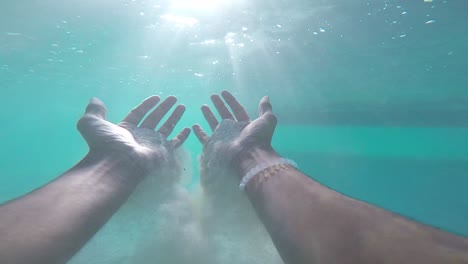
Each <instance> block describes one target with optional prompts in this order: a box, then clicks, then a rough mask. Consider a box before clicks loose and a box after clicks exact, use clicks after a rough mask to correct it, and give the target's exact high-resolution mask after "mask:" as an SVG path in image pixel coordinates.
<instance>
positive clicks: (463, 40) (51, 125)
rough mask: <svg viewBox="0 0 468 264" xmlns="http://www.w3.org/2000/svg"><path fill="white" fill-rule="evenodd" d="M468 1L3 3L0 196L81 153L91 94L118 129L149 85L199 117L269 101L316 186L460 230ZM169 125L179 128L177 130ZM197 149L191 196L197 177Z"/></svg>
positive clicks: (467, 151) (466, 210)
mask: <svg viewBox="0 0 468 264" xmlns="http://www.w3.org/2000/svg"><path fill="white" fill-rule="evenodd" d="M467 8H468V2H466V1H465V0H445V1H444V0H433V1H427V0H426V1H424V0H418V1H403V0H400V1H398V0H386V1H383V0H382V1H377V0H370V1H360V0H356V1H338V0H303V1H299V0H292V1H285V0H284V1H279V0H277V1H266V0H254V1H247V0H237V1H233V0H218V1H215V0H213V1H208V0H193V1H186V0H173V1H151V0H147V1H143V0H133V1H130V0H129V1H124V0H121V1H111V0H100V1H91V0H85V1H83V0H80V1H78V0H70V1H58V0H43V1H36V0H29V1H25V0H18V1H3V2H2V3H0V87H1V98H2V99H3V100H2V111H1V112H0V123H1V124H2V129H1V130H0V137H1V138H2V143H1V148H0V154H1V158H0V182H1V183H0V201H7V200H9V199H12V198H14V197H17V196H20V195H22V194H24V193H26V192H28V191H31V190H33V189H34V188H37V187H39V186H41V185H43V184H45V183H46V182H48V181H50V180H52V179H54V178H55V177H56V176H57V175H59V174H60V173H62V172H63V171H65V170H66V169H68V168H69V167H71V166H72V165H73V164H75V163H76V162H77V161H78V160H79V159H80V158H81V157H83V155H84V154H85V153H86V150H87V148H86V144H85V143H84V141H83V140H82V139H81V138H80V136H79V134H78V132H77V131H76V129H75V124H76V121H77V120H78V118H79V117H80V115H81V114H82V112H83V110H84V107H85V106H86V104H87V102H88V100H89V98H90V97H93V96H97V97H99V98H100V99H102V100H103V101H104V102H105V103H106V105H107V108H108V119H109V120H111V121H114V122H118V121H119V120H120V119H121V118H122V117H123V116H124V115H125V114H126V113H127V112H128V111H129V109H131V108H132V107H133V106H135V105H136V104H138V103H139V102H140V101H141V100H142V99H144V98H146V97H148V96H149V95H151V94H157V95H160V96H163V97H164V96H167V95H176V96H177V97H178V99H179V102H182V103H184V104H185V105H186V106H187V112H186V114H185V115H184V117H183V118H182V120H181V122H180V123H179V125H178V129H180V128H182V127H183V126H190V125H192V124H193V123H196V122H198V123H200V124H202V125H203V126H204V127H207V124H206V122H205V121H204V120H203V117H202V115H201V112H200V111H199V108H200V106H201V105H202V104H209V103H210V102H209V96H210V95H211V94H212V93H215V92H220V91H221V90H224V89H227V90H230V91H231V92H232V93H234V94H235V95H236V96H237V97H238V99H239V100H240V101H241V102H242V103H243V104H244V105H245V106H246V108H247V109H248V111H249V113H250V114H251V115H252V116H255V115H256V107H257V103H258V101H259V99H260V98H261V97H262V96H264V95H269V96H270V99H271V101H272V104H273V107H274V111H275V113H276V114H277V115H278V118H279V125H278V129H277V132H276V135H275V138H274V147H275V148H276V149H277V151H278V152H280V153H281V154H282V155H284V156H287V157H289V158H291V159H293V160H295V161H296V162H297V163H298V164H299V166H300V168H301V170H303V171H304V172H305V173H307V174H308V175H310V176H311V177H312V178H314V179H316V180H317V181H319V182H321V183H324V184H326V185H327V186H330V187H331V188H333V189H335V190H338V191H340V192H342V193H344V194H347V195H349V196H352V197H355V198H358V199H361V200H364V201H367V202H369V203H372V204H375V205H378V206H380V207H383V208H386V209H389V210H392V211H394V212H398V213H400V214H402V215H405V216H407V217H410V218H413V219H416V220H418V221H421V222H423V223H426V224H430V225H433V226H436V227H439V228H442V229H444V230H447V231H450V232H454V233H458V234H462V235H465V236H466V235H468V222H467V221H466V219H468V199H467V198H466V192H465V190H466V186H468V177H466V175H467V171H468V90H467V89H466V87H467V83H468V74H467V73H468V71H467V69H468V60H467V59H468V49H467V47H468V44H467V43H468V27H466V25H467V18H466V14H465V10H466V9H467ZM176 130H177V129H176ZM185 148H186V149H188V150H189V152H190V153H191V155H192V157H193V160H194V162H193V171H194V172H195V173H194V175H193V177H192V178H191V179H187V180H186V182H185V183H184V184H185V185H186V186H187V188H188V189H190V188H193V186H196V185H197V184H198V183H199V182H198V177H199V176H198V173H197V169H198V165H197V164H196V162H195V161H196V156H197V155H199V153H200V151H201V146H200V145H199V143H198V142H197V140H196V138H195V137H194V135H192V136H191V137H190V138H189V139H188V141H187V142H186V144H185Z"/></svg>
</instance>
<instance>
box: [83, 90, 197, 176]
mask: <svg viewBox="0 0 468 264" xmlns="http://www.w3.org/2000/svg"><path fill="white" fill-rule="evenodd" d="M159 101H160V98H159V96H151V97H149V98H147V99H146V100H145V101H143V102H142V103H141V104H140V105H138V106H137V107H135V108H134V109H133V110H132V111H131V112H130V113H129V114H128V115H127V117H125V118H124V120H123V121H122V122H121V123H119V124H113V123H111V122H109V121H107V120H106V119H105V115H106V107H105V106H104V103H103V102H102V101H100V100H99V99H97V98H93V99H91V101H90V103H89V104H88V106H87V108H86V112H85V114H84V115H83V116H82V117H81V118H80V120H79V121H78V125H77V126H78V130H79V131H80V133H81V134H82V135H83V137H84V138H85V140H86V141H87V143H88V145H89V148H90V154H88V155H90V156H93V157H97V158H101V157H113V158H118V159H119V160H121V161H122V162H121V163H122V164H123V165H128V166H134V167H135V166H136V167H135V169H137V170H139V171H142V172H143V177H145V176H146V175H148V174H158V173H159V172H160V171H161V169H163V168H165V167H167V166H171V164H168V163H169V161H171V160H172V159H173V152H174V150H175V149H176V148H178V147H180V146H181V145H182V143H183V142H184V141H185V140H186V139H187V137H188V135H189V134H190V129H189V128H184V129H183V130H182V131H181V132H180V133H179V134H178V135H177V136H176V137H175V138H174V139H172V140H168V139H167V137H168V136H169V134H171V132H172V131H173V129H174V127H175V125H176V124H177V123H178V122H179V120H180V118H181V117H182V114H183V113H184V111H185V106H183V105H178V106H177V107H176V108H175V110H174V111H173V113H172V114H171V115H170V116H169V118H168V119H167V121H166V122H165V123H164V124H163V125H162V126H160V128H159V129H158V130H157V131H155V128H156V126H157V125H158V124H159V123H160V121H161V119H162V118H163V117H164V116H165V115H166V114H167V113H168V112H169V110H170V109H171V107H172V106H174V104H175V103H176V101H177V99H176V98H175V97H174V96H170V97H168V98H167V99H166V100H164V101H163V102H162V103H160V104H159V105H158V106H157V107H156V109H154V110H153V111H151V110H152V109H153V107H155V106H156V105H157V104H158V102H159ZM146 115H147V116H146ZM145 116H146V117H145ZM159 174H161V173H159Z"/></svg>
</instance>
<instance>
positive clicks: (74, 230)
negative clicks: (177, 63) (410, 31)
mask: <svg viewBox="0 0 468 264" xmlns="http://www.w3.org/2000/svg"><path fill="white" fill-rule="evenodd" d="M158 102H159V97H158V96H152V97H149V98H148V99H146V100H145V101H144V102H143V103H141V104H140V105H139V106H137V107H136V108H135V109H134V110H132V111H131V112H130V114H129V115H128V116H127V117H126V118H125V119H124V120H123V121H122V122H121V123H120V124H119V125H115V124H112V123H110V122H108V121H106V120H105V112H106V109H105V107H104V104H103V103H102V102H101V101H99V100H97V99H93V100H91V102H90V104H89V105H88V107H87V108H86V112H85V114H84V116H83V117H82V118H81V119H80V121H79V122H78V129H79V130H80V132H81V134H82V135H83V137H84V138H85V139H86V141H87V143H88V145H89V148H90V151H89V154H88V155H87V156H86V157H85V158H84V159H83V160H82V161H80V162H79V163H78V164H77V165H76V166H75V167H73V168H72V169H70V170H69V171H67V172H66V173H64V174H63V175H62V176H60V177H59V178H57V179H56V180H54V181H52V182H50V183H49V184H47V185H45V186H44V187H42V188H39V189H37V190H35V191H33V192H31V193H29V194H27V195H25V196H23V197H20V198H18V199H16V200H13V201H11V202H9V203H7V204H5V205H2V206H1V207H0V263H8V264H30V263H38V264H58V263H65V262H66V261H68V259H70V258H71V257H72V256H73V255H74V254H75V253H76V252H77V251H78V250H79V249H80V248H81V247H82V246H83V245H84V244H85V243H86V241H88V240H89V239H90V238H91V237H92V236H93V235H94V234H95V233H96V232H97V231H98V230H99V229H100V228H101V227H102V226H103V225H104V223H106V221H107V220H108V219H109V218H110V217H111V216H112V215H113V214H114V213H115V211H117V209H118V208H119V207H120V206H121V205H122V204H123V203H124V202H125V201H126V199H127V198H128V197H129V196H130V194H131V193H132V191H133V190H134V189H135V187H136V186H137V185H138V183H139V182H140V181H141V180H142V179H143V178H144V177H146V176H147V175H149V174H150V173H151V174H152V176H154V177H158V176H160V175H159V174H160V172H161V169H162V168H164V167H165V166H170V165H171V164H172V163H170V161H171V160H173V158H174V157H173V154H174V149H175V148H177V147H179V146H180V145H181V144H182V143H183V142H184V141H185V139H186V138H187V137H188V135H189V133H190V129H188V128H186V129H183V130H182V132H180V133H179V134H178V136H176V137H175V138H174V139H172V140H170V141H168V140H166V138H167V136H168V135H169V134H170V133H171V132H172V131H173V129H174V126H175V124H176V123H177V122H178V121H179V119H180V117H181V116H182V114H183V112H184V110H185V107H184V106H182V105H179V106H177V107H176V108H175V110H174V111H173V113H172V114H171V115H170V116H169V118H168V119H167V121H166V122H165V123H164V124H163V125H162V126H161V127H160V128H159V129H158V132H156V131H154V129H155V127H156V126H157V125H158V123H159V122H160V121H161V119H162V118H163V116H164V115H165V114H166V113H167V112H168V111H169V110H170V108H171V107H172V106H173V105H174V104H175V102H176V98H175V97H168V98H167V99H166V100H164V101H163V102H162V103H161V104H159V105H158V106H157V107H156V109H155V110H153V111H151V109H152V108H153V107H154V106H156V104H158ZM147 113H148V115H146V114H147ZM145 115H146V118H143V117H144V116H145ZM143 119H144V120H143ZM140 121H142V122H141V124H140Z"/></svg>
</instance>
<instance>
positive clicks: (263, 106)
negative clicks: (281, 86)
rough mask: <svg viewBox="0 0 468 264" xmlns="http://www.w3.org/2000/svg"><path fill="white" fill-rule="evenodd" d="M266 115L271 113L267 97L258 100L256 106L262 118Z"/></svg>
mask: <svg viewBox="0 0 468 264" xmlns="http://www.w3.org/2000/svg"><path fill="white" fill-rule="evenodd" d="M266 113H272V106H271V103H270V98H268V96H265V97H263V98H262V100H260V104H259V105H258V114H259V115H260V116H263V115H265V114H266Z"/></svg>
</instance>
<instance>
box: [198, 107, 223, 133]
mask: <svg viewBox="0 0 468 264" xmlns="http://www.w3.org/2000/svg"><path fill="white" fill-rule="evenodd" d="M201 110H202V113H203V116H204V117H205V119H206V121H207V122H208V124H209V125H210V127H211V130H212V131H214V130H215V129H216V127H217V126H218V124H219V122H218V120H217V119H216V117H215V115H214V114H213V112H212V111H211V109H210V107H209V106H207V105H203V106H202V107H201Z"/></svg>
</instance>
